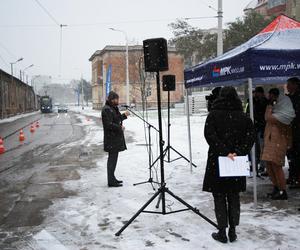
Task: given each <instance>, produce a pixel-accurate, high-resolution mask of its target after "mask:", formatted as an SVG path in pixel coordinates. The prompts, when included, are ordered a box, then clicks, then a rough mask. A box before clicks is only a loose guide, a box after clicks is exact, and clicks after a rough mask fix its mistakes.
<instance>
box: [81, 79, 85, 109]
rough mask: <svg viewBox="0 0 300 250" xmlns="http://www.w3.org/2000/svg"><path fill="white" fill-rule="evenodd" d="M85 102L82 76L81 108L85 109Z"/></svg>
mask: <svg viewBox="0 0 300 250" xmlns="http://www.w3.org/2000/svg"><path fill="white" fill-rule="evenodd" d="M83 102H84V93H83V79H82V76H81V108H82V109H84V107H83V105H84V104H83Z"/></svg>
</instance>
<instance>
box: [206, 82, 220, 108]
mask: <svg viewBox="0 0 300 250" xmlns="http://www.w3.org/2000/svg"><path fill="white" fill-rule="evenodd" d="M220 91H221V87H216V88H214V89H213V90H212V91H211V94H210V95H208V96H205V99H206V101H207V111H208V112H210V110H211V107H212V105H213V103H214V101H215V100H216V99H217V98H218V97H219V94H220Z"/></svg>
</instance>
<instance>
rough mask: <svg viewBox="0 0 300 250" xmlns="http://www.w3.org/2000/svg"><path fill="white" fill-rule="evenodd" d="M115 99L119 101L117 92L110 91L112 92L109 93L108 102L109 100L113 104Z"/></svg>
mask: <svg viewBox="0 0 300 250" xmlns="http://www.w3.org/2000/svg"><path fill="white" fill-rule="evenodd" d="M114 99H119V95H118V94H117V93H116V92H114V91H110V92H109V93H108V96H107V100H108V101H109V102H111V101H112V100H114Z"/></svg>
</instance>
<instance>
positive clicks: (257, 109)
mask: <svg viewBox="0 0 300 250" xmlns="http://www.w3.org/2000/svg"><path fill="white" fill-rule="evenodd" d="M267 106H268V99H267V98H266V96H265V91H264V89H263V87H260V86H258V87H256V88H255V90H254V92H253V115H254V127H255V132H256V136H257V138H256V148H255V149H256V172H257V173H258V172H260V173H264V172H265V164H264V162H263V161H261V160H260V155H261V150H262V148H263V143H264V132H265V127H266V121H265V113H266V109H267ZM246 112H247V114H248V115H249V116H250V106H249V101H248V105H247V111H246ZM258 164H259V165H260V167H259V169H258Z"/></svg>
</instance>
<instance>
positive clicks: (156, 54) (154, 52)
mask: <svg viewBox="0 0 300 250" xmlns="http://www.w3.org/2000/svg"><path fill="white" fill-rule="evenodd" d="M143 46H144V57H145V58H144V62H145V71H147V72H156V89H157V111H158V130H159V157H158V158H157V160H156V161H158V160H159V162H160V183H159V184H160V187H159V189H158V190H157V191H156V192H155V193H154V194H153V195H152V197H151V198H150V199H149V200H148V201H147V202H146V203H145V204H144V205H143V206H142V207H141V208H140V209H139V210H138V211H137V212H136V213H135V214H134V215H133V216H132V217H131V219H129V220H128V222H126V223H125V224H124V225H123V227H122V228H121V229H120V230H119V231H118V232H117V233H116V234H115V235H116V236H119V235H120V234H121V233H122V232H123V231H124V230H125V229H126V228H127V227H128V226H129V225H130V224H131V223H132V222H133V221H134V220H135V219H136V218H137V217H138V216H139V215H140V214H141V213H150V214H162V215H166V214H173V213H177V212H183V211H187V210H191V211H193V212H194V213H196V214H197V215H199V216H200V217H201V218H203V219H204V220H206V221H207V222H208V223H210V224H211V225H213V226H215V227H216V228H218V226H217V224H216V223H214V222H213V221H212V220H210V219H209V218H207V217H206V216H204V215H203V214H201V213H200V211H199V210H198V209H197V208H195V207H193V206H191V205H190V204H188V203H187V202H185V201H184V200H183V199H181V198H180V197H179V196H177V195H175V194H174V193H173V192H171V191H170V190H169V189H168V188H167V187H166V183H165V171H164V155H165V152H166V150H165V152H164V149H163V147H164V141H163V134H162V131H163V129H162V115H161V93H160V77H159V72H160V71H166V70H168V50H167V48H168V47H167V40H166V39H164V38H157V39H149V40H145V41H143ZM166 194H169V195H170V196H172V197H173V198H174V199H176V200H177V201H179V202H180V203H181V204H183V205H184V206H185V207H186V208H184V209H179V210H176V211H169V212H168V211H166V197H165V195H166ZM157 197H160V200H161V202H162V206H161V211H148V210H146V208H147V207H148V206H149V205H150V203H152V201H154V200H155V199H156V198H157Z"/></svg>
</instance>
